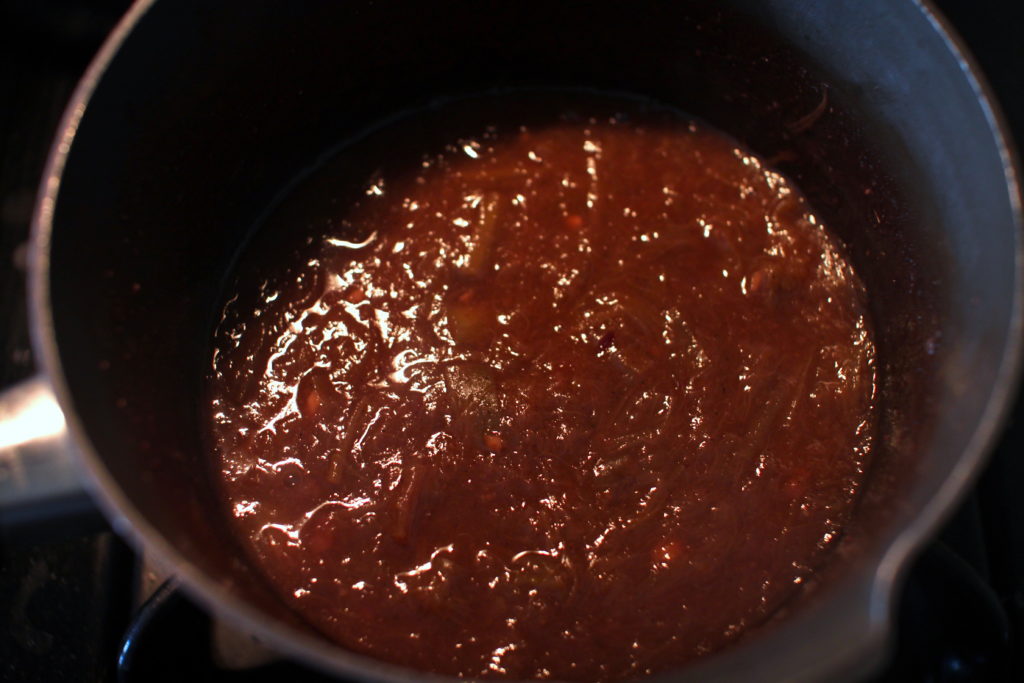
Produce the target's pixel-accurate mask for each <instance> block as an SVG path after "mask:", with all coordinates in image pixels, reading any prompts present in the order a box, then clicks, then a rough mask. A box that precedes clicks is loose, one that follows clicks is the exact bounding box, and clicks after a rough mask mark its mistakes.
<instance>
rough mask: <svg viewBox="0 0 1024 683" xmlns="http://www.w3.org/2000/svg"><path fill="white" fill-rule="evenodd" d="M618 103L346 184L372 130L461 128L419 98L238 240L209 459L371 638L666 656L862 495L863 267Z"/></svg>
mask: <svg viewBox="0 0 1024 683" xmlns="http://www.w3.org/2000/svg"><path fill="white" fill-rule="evenodd" d="M452 106H453V108H457V107H458V106H460V105H452ZM461 106H468V105H465V104H464V105H461ZM615 106H617V107H619V108H620V109H623V110H625V111H627V112H628V114H626V115H609V114H608V112H609V111H610V110H609V109H608V105H600V106H597V105H595V107H594V108H593V109H592V110H593V111H595V112H602V113H600V114H595V115H594V116H592V117H591V116H579V115H566V116H562V117H560V118H559V117H553V118H552V117H538V116H536V115H533V114H531V115H529V116H527V115H525V114H524V115H523V116H522V117H521V119H520V120H519V121H516V122H515V123H516V124H517V125H503V124H498V123H495V124H494V125H489V126H486V125H480V126H478V127H476V128H475V130H474V131H473V133H466V134H464V135H460V134H456V133H451V132H449V134H450V135H451V137H449V138H448V139H447V142H448V143H449V144H447V145H445V146H443V147H442V148H439V149H440V151H438V149H434V150H433V151H432V152H428V153H424V154H423V156H419V151H416V152H415V153H414V154H412V159H413V163H408V159H409V155H408V154H406V155H405V159H406V161H404V162H401V163H399V162H398V161H394V162H388V163H386V164H385V165H384V166H382V167H380V168H379V169H378V170H377V172H376V173H374V174H372V175H371V176H370V177H369V180H366V175H363V176H362V180H363V181H364V182H360V183H359V184H358V185H356V186H355V187H356V189H357V193H356V194H355V196H353V194H352V192H351V191H349V190H350V189H351V188H352V187H353V183H352V181H351V178H352V177H353V174H355V173H357V171H358V169H359V168H364V167H366V163H371V164H372V163H373V162H372V161H369V160H368V157H370V156H372V155H375V154H381V153H384V154H391V156H394V157H395V159H397V158H398V156H396V155H397V154H398V153H399V152H403V151H408V150H402V149H399V148H400V147H401V145H404V144H405V143H404V142H401V140H403V139H409V140H411V139H420V138H423V137H430V136H426V135H425V134H424V133H423V130H425V129H426V128H429V127H431V126H433V127H434V129H435V130H434V133H437V132H438V131H439V130H440V131H443V130H444V128H443V126H441V127H438V126H436V125H434V124H435V123H436V121H437V120H443V119H444V118H445V114H444V110H441V112H440V113H438V112H436V111H435V112H434V113H433V114H431V115H430V116H432V117H433V118H432V119H431V120H432V121H433V122H434V123H430V124H429V125H427V124H424V123H422V122H420V121H419V120H418V119H416V118H410V119H407V120H406V121H405V122H404V123H399V124H395V125H394V126H392V128H389V129H385V130H384V131H382V132H380V133H378V134H376V135H375V136H374V137H373V139H374V140H375V141H376V142H374V143H372V144H369V143H367V144H365V145H363V146H362V147H360V146H358V145H357V146H356V147H354V148H352V149H351V150H350V151H349V152H343V153H342V154H341V156H339V157H338V161H335V162H334V165H333V166H332V165H330V164H329V165H328V166H327V167H325V168H324V169H322V170H321V171H320V172H319V173H315V174H314V175H313V176H312V178H311V180H309V181H307V182H306V183H305V184H304V185H302V186H301V187H300V188H299V189H298V190H296V191H295V192H294V193H293V194H292V197H291V198H289V199H288V200H286V201H285V202H284V204H282V205H281V207H280V208H279V209H278V210H277V211H276V212H275V213H274V214H273V215H272V217H271V219H270V220H269V222H268V226H267V228H266V229H265V230H264V232H265V233H267V234H272V233H273V234H277V235H278V236H280V235H284V234H285V233H287V234H288V235H290V237H288V239H292V240H294V239H295V238H296V236H301V238H302V239H299V240H297V244H298V246H294V247H292V246H289V247H287V248H286V247H283V246H277V247H274V248H267V247H265V246H264V247H262V248H259V249H257V248H254V249H251V250H250V255H247V256H246V258H245V259H243V261H242V265H241V266H240V269H239V276H238V279H237V283H236V284H235V285H234V290H233V291H232V292H231V295H232V296H231V298H230V299H229V300H228V302H227V304H226V307H225V312H224V319H223V321H222V323H221V325H220V327H219V329H218V331H217V337H216V351H215V354H214V359H213V372H212V375H211V377H210V379H209V383H208V386H209V391H210V402H209V427H210V434H211V441H212V443H213V444H214V451H215V457H216V459H217V469H218V471H219V477H220V484H221V487H222V490H223V493H224V496H225V498H226V499H227V501H228V503H229V506H230V512H231V517H232V522H233V525H234V527H235V528H236V529H237V532H238V534H239V536H240V538H241V540H242V543H243V545H244V546H245V548H246V550H247V552H248V553H249V554H250V555H251V557H252V558H253V559H254V560H255V562H256V563H258V565H259V566H260V568H261V569H262V571H263V572H264V573H265V574H266V576H267V577H268V578H269V580H270V582H272V584H273V585H274V586H275V587H276V588H278V589H279V591H280V593H281V595H282V596H283V597H284V599H286V600H287V602H288V603H289V604H290V605H291V606H292V607H293V608H294V609H295V610H296V611H297V612H298V613H299V614H301V615H302V616H303V617H304V618H305V619H306V620H308V621H309V622H310V623H311V624H312V625H314V626H315V627H316V628H318V629H319V630H321V631H322V632H323V633H325V634H327V635H328V636H330V637H331V638H333V639H335V640H337V641H338V642H339V643H341V644H343V645H344V646H346V647H348V648H350V649H352V650H355V651H358V652H362V653H366V654H369V655H372V656H374V657H378V658H381V659H384V660H389V661H392V662H397V663H400V664H403V665H407V666H410V667H415V668H419V669H424V670H430V671H437V672H443V673H449V674H457V675H462V676H470V677H473V676H495V677H512V678H529V677H543V678H548V677H551V678H560V679H575V680H599V679H619V678H628V677H636V676H640V675H644V674H646V673H650V672H652V671H658V670H663V669H666V668H669V667H672V666H675V665H678V664H680V663H683V662H685V661H688V660H690V659H692V658H694V657H697V656H700V655H702V654H705V653H708V652H711V651H713V650H716V649H718V648H720V647H722V646H723V645H725V644H727V643H729V642H730V641H733V640H734V639H736V638H737V637H738V636H739V635H740V634H741V633H742V632H743V631H744V630H745V629H747V628H749V627H750V626H752V625H755V624H757V623H758V622H761V621H763V620H764V619H765V618H766V617H767V616H768V615H770V614H771V613H772V612H773V611H774V610H776V609H777V608H778V607H779V606H780V604H782V603H783V602H784V601H785V600H787V599H788V598H790V597H791V596H792V595H793V594H794V592H795V591H797V590H798V588H799V584H801V583H802V582H803V581H804V580H805V579H806V578H807V577H808V576H809V574H810V573H812V572H813V570H814V568H815V567H816V566H818V565H819V564H820V562H821V561H822V559H823V558H824V557H825V555H826V554H827V552H828V550H829V548H830V546H832V545H834V543H835V541H836V538H837V535H838V534H840V533H841V531H842V528H843V525H844V523H845V522H846V521H847V520H848V517H849V514H850V510H851V507H852V504H853V501H854V498H855V496H856V494H857V491H858V487H859V485H860V483H861V480H862V476H863V472H864V466H865V463H866V459H867V457H868V454H869V449H870V445H871V438H872V430H873V401H874V362H873V344H872V337H871V328H870V325H869V322H868V319H867V314H866V310H865V305H864V292H863V289H862V286H861V284H860V282H859V281H858V279H857V277H856V276H855V274H854V273H853V271H852V270H851V267H850V264H849V262H848V261H847V260H846V259H845V257H844V256H843V254H842V252H841V250H840V249H839V247H838V245H837V242H836V241H835V239H834V238H833V237H832V236H831V235H830V234H829V232H828V231H827V230H826V229H825V227H824V226H823V225H821V223H820V222H819V221H818V220H816V218H815V216H814V214H813V213H812V211H811V209H810V208H809V207H808V206H807V204H806V203H805V201H804V199H803V198H802V197H801V195H800V193H799V192H798V191H797V190H796V189H795V188H794V187H793V186H792V185H791V184H790V183H789V182H788V181H787V180H786V179H785V178H783V177H782V176H780V175H779V174H777V173H775V172H774V171H772V170H771V169H770V168H767V167H766V166H765V164H764V162H763V161H762V160H760V159H759V158H757V157H755V156H754V155H752V154H751V153H749V152H748V151H746V150H744V149H742V148H740V147H738V146H737V144H736V143H735V142H734V141H733V140H731V139H730V138H728V137H726V136H724V135H722V134H721V133H719V132H717V131H715V130H713V129H710V128H708V127H707V126H705V125H703V124H700V123H697V122H693V121H688V120H685V119H681V118H679V117H678V116H677V115H674V114H671V113H667V112H664V111H656V110H652V109H650V108H646V109H644V108H642V107H638V106H636V105H633V104H627V103H618V104H617V105H615ZM501 108H502V107H500V106H499V107H493V106H492V110H497V109H501ZM641 110H642V111H641ZM455 118H457V117H455ZM506 118H508V117H506ZM524 121H525V122H527V123H523V122H524ZM521 123H522V125H518V124H521ZM417 126H419V127H417ZM464 128H465V126H464ZM403 129H404V131H405V132H403ZM470 130H472V128H471V127H470ZM410 131H411V132H410ZM462 132H464V131H460V133H462ZM403 136H404V137H403ZM434 137H435V138H436V135H434ZM431 139H434V138H431ZM410 149H411V148H410ZM371 150H372V154H371ZM389 150H390V152H389ZM416 150H419V148H416ZM360 159H362V160H363V161H359V160H360ZM364 161H365V162H366V163H364ZM374 168H376V167H374ZM346 188H348V189H346ZM325 196H326V197H328V198H327V199H325ZM314 204H316V208H311V207H313V205H314ZM282 239H284V238H282ZM286 243H287V244H291V242H287V240H286V241H285V242H280V244H286ZM267 244H272V242H268V243H267ZM273 244H277V243H273ZM256 252H260V253H261V255H260V256H252V255H251V254H253V253H256ZM267 254H270V255H271V257H272V258H270V260H269V261H268V260H267V259H266V256H267ZM268 263H270V264H274V265H273V267H268V266H267V265H266V264H268Z"/></svg>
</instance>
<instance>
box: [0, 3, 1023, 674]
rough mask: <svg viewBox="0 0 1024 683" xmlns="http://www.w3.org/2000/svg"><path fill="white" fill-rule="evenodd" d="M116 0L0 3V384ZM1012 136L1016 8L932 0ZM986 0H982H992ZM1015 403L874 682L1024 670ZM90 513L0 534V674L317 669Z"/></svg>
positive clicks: (936, 547) (23, 339)
mask: <svg viewBox="0 0 1024 683" xmlns="http://www.w3.org/2000/svg"><path fill="white" fill-rule="evenodd" d="M129 4H130V3H129V2H127V1H126V0H92V1H89V0H4V2H0V94H2V99H0V102H2V104H0V321H3V324H2V326H0V387H4V386H8V385H10V384H12V383H14V382H16V381H18V380H20V379H23V378H25V377H27V376H28V375H30V374H31V373H32V371H33V361H32V355H31V352H30V350H29V345H28V335H27V329H26V311H25V303H24V300H25V287H24V246H23V245H24V241H25V239H26V236H27V232H28V225H29V221H30V217H31V211H32V205H33V200H34V196H35V192H36V187H37V184H38V182H39V178H40V175H41V173H42V168H43V165H44V162H45V158H46V154H47V151H48V148H49V144H50V140H51V138H52V136H53V132H54V130H55V128H56V126H57V123H58V121H59V118H60V115H61V112H62V110H63V108H64V105H65V103H66V101H67V99H68V97H69V96H70V94H71V91H72V90H73V88H74V85H75V83H76V81H77V79H78V77H79V76H80V75H81V73H82V72H83V71H84V69H85V67H86V66H87V65H88V62H89V60H90V59H91V57H92V55H93V54H94V53H95V51H96V50H97V49H98V47H99V45H100V44H101V42H102V41H103V39H104V37H105V36H106V34H107V33H108V32H109V30H110V29H111V27H112V26H113V25H114V23H115V22H116V21H117V20H118V18H119V17H120V16H121V14H122V13H123V12H124V11H125V10H126V9H127V7H128V5H129ZM936 4H937V5H938V6H939V7H940V9H942V10H943V11H944V12H946V14H947V16H948V17H949V18H950V19H951V21H952V23H953V24H954V25H955V26H956V27H957V29H958V30H959V31H960V32H961V35H962V36H963V37H964V39H965V41H966V42H967V44H968V45H969V46H970V48H971V50H972V51H973V52H974V54H975V56H976V57H977V59H978V61H979V62H980V63H981V66H982V68H983V69H984V71H985V72H986V74H987V75H988V78H989V81H990V83H991V85H992V86H993V89H994V90H995V92H996V95H997V97H998V98H999V99H1000V101H1001V103H1002V105H1003V107H1004V111H1005V113H1006V116H1007V119H1008V121H1009V123H1010V126H1011V128H1012V129H1013V131H1015V134H1016V137H1017V139H1018V140H1024V90H1022V89H1021V88H1020V87H1019V86H1020V82H1021V74H1024V42H1022V41H1020V40H1019V36H1020V33H1021V29H1022V28H1024V19H1022V13H1021V12H1020V10H1016V14H1010V15H1008V14H1007V13H1006V9H1005V8H1002V7H1001V8H1000V10H999V11H995V9H994V8H992V7H991V6H986V3H981V2H977V1H976V0H937V1H936ZM992 4H993V3H988V5H992ZM1001 4H1002V3H1001ZM1022 445H1024V404H1022V402H1021V401H1020V400H1019V399H1018V404H1017V406H1016V407H1015V409H1014V412H1013V414H1012V417H1011V420H1010V424H1009V425H1008V428H1007V430H1006V432H1005V434H1004V436H1003V438H1002V440H1001V441H1000V443H999V445H998V447H997V448H996V451H995V453H994V455H993V458H992V461H991V463H990V464H989V466H988V468H987V469H986V471H985V473H984V474H983V476H982V477H981V479H980V481H979V483H978V484H977V486H976V487H975V489H974V491H973V492H972V493H971V495H970V496H969V497H968V498H967V499H966V501H965V502H964V503H963V505H962V506H961V508H960V509H959V510H958V511H957V513H956V514H955V515H954V517H953V518H952V519H951V520H950V521H949V523H948V524H947V525H946V526H945V527H944V528H943V530H942V531H941V533H940V534H939V535H938V537H937V538H936V540H934V541H933V542H932V543H931V544H930V545H929V546H928V547H927V548H926V549H925V551H924V552H923V553H922V555H921V556H920V558H919V559H918V560H917V561H916V563H915V564H914V566H913V568H912V570H911V572H910V575H909V578H908V581H907V585H906V588H905V590H904V593H903V597H902V600H901V602H900V606H899V618H898V624H899V627H898V634H897V641H896V648H895V652H894V656H893V659H892V661H891V662H890V664H889V666H888V667H887V669H886V670H885V671H883V672H882V673H881V674H879V676H878V677H877V678H876V680H877V681H880V682H886V683H889V682H896V681H899V682H901V683H905V682H910V683H914V682H921V683H924V682H926V681H927V682H940V681H961V680H963V681H1006V680H1024V496H1021V495H1020V494H1019V492H1018V487H1019V486H1020V485H1021V484H1022V483H1024V459H1022V458H1020V457H1019V456H1020V453H1021V452H1022V451H1024V449H1022ZM163 578H164V577H159V576H156V575H154V574H153V573H152V571H150V570H149V568H147V567H146V566H145V563H144V562H143V561H142V560H140V559H139V558H137V557H136V556H135V555H134V554H133V553H132V552H131V550H130V549H129V548H128V547H127V546H125V545H124V543H123V542H122V541H121V540H120V539H119V538H117V537H116V536H115V535H114V534H113V533H112V532H111V531H110V530H109V528H107V527H106V526H105V525H103V524H99V525H97V528H91V529H90V528H83V529H81V530H80V532H79V533H76V534H73V535H71V536H70V537H69V536H68V535H67V534H62V535H61V537H60V538H39V537H38V536H33V537H31V538H27V537H5V536H0V681H39V682H46V683H50V682H56V681H83V682H92V681H95V682H106V681H114V680H119V681H125V682H128V681H163V680H167V681H181V680H190V681H206V680H216V681H225V680H227V681H231V680H237V681H246V682H248V681H264V680H278V679H281V678H285V677H292V678H300V679H301V680H318V679H320V677H319V676H317V675H316V674H314V673H313V672H311V671H308V670H306V669H302V668H301V667H298V666H297V665H295V664H292V663H289V662H286V661H283V660H279V659H276V658H275V657H274V656H273V655H272V654H270V653H268V652H267V651H266V650H263V649H262V648H261V647H259V646H258V645H256V644H254V643H253V642H252V641H251V640H250V639H248V638H247V637H246V636H244V635H242V634H239V633H237V632H234V631H231V630H230V629H227V628H226V627H225V626H224V625H222V624H218V623H216V622H212V621H211V620H210V619H209V618H208V617H206V615H205V614H204V613H203V612H201V611H200V610H198V609H197V608H196V607H194V606H193V605H192V604H191V603H189V602H188V600H186V599H185V598H183V597H182V596H181V594H180V592H178V591H176V590H175V587H174V584H173V582H166V583H163V584H161V581H162V580H163Z"/></svg>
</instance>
